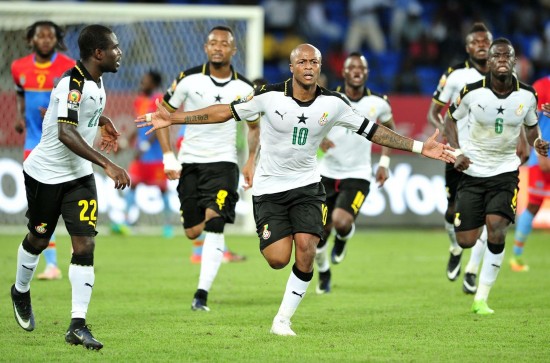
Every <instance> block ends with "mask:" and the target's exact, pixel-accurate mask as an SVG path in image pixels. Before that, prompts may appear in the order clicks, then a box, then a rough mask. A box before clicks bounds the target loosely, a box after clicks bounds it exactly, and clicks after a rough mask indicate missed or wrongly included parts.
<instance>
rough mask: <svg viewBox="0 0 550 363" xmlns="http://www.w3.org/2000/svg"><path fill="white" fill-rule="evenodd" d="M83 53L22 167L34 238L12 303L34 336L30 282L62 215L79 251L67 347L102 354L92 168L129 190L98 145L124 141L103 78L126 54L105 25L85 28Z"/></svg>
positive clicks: (72, 270)
mask: <svg viewBox="0 0 550 363" xmlns="http://www.w3.org/2000/svg"><path fill="white" fill-rule="evenodd" d="M78 46H79V48H80V61H79V62H77V64H76V66H75V67H74V68H72V69H71V70H69V71H67V72H66V73H65V74H64V75H63V76H62V78H61V79H60V80H59V83H58V84H57V85H56V87H55V88H54V90H53V91H52V95H51V97H50V103H49V106H48V110H47V111H46V115H45V117H44V124H43V132H42V138H41V139H40V143H39V144H38V146H37V147H36V148H34V149H33V151H32V152H31V154H30V155H29V157H28V158H27V159H26V160H25V162H24V163H23V171H24V177H25V187H26V192H27V202H28V211H27V218H28V219H29V223H28V224H27V227H28V229H29V233H28V234H27V235H26V236H25V238H24V239H23V242H22V243H21V245H20V246H19V251H18V255H17V274H16V279H15V284H14V285H13V286H12V287H11V298H12V301H13V310H14V314H15V320H16V321H17V323H18V324H19V325H20V326H21V327H22V328H23V329H25V330H28V331H31V330H33V329H34V326H35V325H34V314H33V312H32V307H31V296H30V281H31V279H32V276H33V274H34V270H35V268H36V266H37V265H38V260H39V258H40V253H41V252H42V251H43V250H44V249H45V248H46V247H47V246H48V242H49V238H50V236H51V235H52V233H54V231H55V228H56V225H57V220H58V219H59V216H60V215H61V216H63V220H64V221H65V226H66V228H67V231H68V232H69V235H70V236H71V241H72V246H73V255H72V258H71V264H70V266H69V280H70V281H71V286H72V312H71V313H72V319H71V324H70V326H69V329H68V330H67V333H66V334H65V341H66V342H68V343H70V344H74V345H77V344H81V345H84V347H86V348H88V349H101V348H102V347H103V344H101V343H100V342H98V341H97V340H96V339H95V338H94V337H93V336H92V334H91V333H90V330H89V329H88V327H87V325H86V313H87V311H88V305H89V303H90V298H91V296H92V289H93V287H94V280H95V275H94V248H95V236H96V234H97V232H96V223H97V210H98V207H97V191H96V186H95V179H94V175H93V170H92V163H94V164H97V165H99V166H101V167H102V168H103V169H104V170H105V173H106V174H107V176H109V177H110V178H111V179H113V180H114V182H115V188H117V189H124V188H125V187H127V186H129V185H130V177H129V176H128V174H127V173H126V171H124V169H122V168H121V167H119V166H118V165H116V164H114V163H113V162H112V161H111V160H109V159H108V158H107V157H105V156H104V155H102V154H101V153H99V152H98V151H96V150H95V149H94V148H93V147H92V145H93V141H94V138H95V136H96V134H97V130H98V127H100V128H101V149H102V150H105V151H106V152H109V151H110V150H114V151H116V150H117V137H118V136H119V135H120V134H119V133H118V132H117V130H116V128H115V127H114V125H113V123H112V122H111V120H110V119H109V118H107V117H105V116H102V112H103V110H104V109H105V103H106V97H105V89H104V84H103V80H102V78H101V76H102V74H103V73H105V72H113V73H115V72H117V70H118V67H119V66H120V59H121V57H122V51H121V50H120V48H119V45H118V39H117V37H116V35H115V34H114V33H113V32H112V31H111V30H110V29H109V28H107V27H104V26H102V25H90V26H87V27H86V28H84V29H83V30H82V31H81V32H80V35H79V38H78Z"/></svg>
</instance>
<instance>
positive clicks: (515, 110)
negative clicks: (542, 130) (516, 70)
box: [448, 75, 538, 177]
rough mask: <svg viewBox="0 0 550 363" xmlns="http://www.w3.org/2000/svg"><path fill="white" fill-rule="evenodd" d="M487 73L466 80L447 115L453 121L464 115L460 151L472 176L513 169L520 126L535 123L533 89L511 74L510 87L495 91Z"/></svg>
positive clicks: (516, 158) (496, 173) (534, 96)
mask: <svg viewBox="0 0 550 363" xmlns="http://www.w3.org/2000/svg"><path fill="white" fill-rule="evenodd" d="M490 77H491V76H490V75H487V76H486V77H485V78H483V79H482V80H481V81H478V82H475V83H471V84H467V85H466V86H464V88H463V89H462V91H461V92H460V96H459V97H458V98H457V100H456V102H455V103H454V104H452V105H451V106H450V107H449V111H448V112H449V115H450V117H451V118H452V119H453V120H454V121H455V122H456V121H457V120H460V119H462V118H464V117H467V127H468V140H469V141H468V143H466V145H465V146H464V147H463V149H462V151H463V152H464V155H466V156H467V157H468V158H469V159H470V160H471V161H472V164H470V166H469V167H468V169H466V170H464V173H465V174H468V175H470V176H474V177H489V176H494V175H498V174H502V173H506V172H510V171H514V170H517V168H518V167H519V165H520V160H519V157H518V156H517V155H516V147H517V144H518V140H519V136H520V131H521V127H522V126H523V125H524V124H525V125H526V126H535V125H536V124H537V122H538V121H537V113H536V110H537V95H536V92H535V90H534V89H533V88H532V87H530V86H527V85H525V84H523V83H521V82H519V81H518V80H517V79H516V77H513V80H512V83H513V85H514V88H513V91H512V92H511V93H510V94H508V95H505V96H502V95H497V94H496V93H494V92H493V90H492V89H491V88H490V84H491V79H490Z"/></svg>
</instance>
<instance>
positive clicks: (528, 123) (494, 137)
mask: <svg viewBox="0 0 550 363" xmlns="http://www.w3.org/2000/svg"><path fill="white" fill-rule="evenodd" d="M515 62H516V57H515V52H514V48H513V47H512V44H511V43H510V41H508V40H507V39H505V38H499V39H496V40H495V41H494V42H493V43H492V44H491V46H490V48H489V59H488V65H489V73H488V75H487V76H486V77H484V78H483V79H482V80H481V81H478V82H476V83H472V84H467V85H466V86H464V88H463V89H462V91H461V92H460V96H459V98H458V99H457V100H456V102H455V103H454V104H452V105H451V106H450V108H449V112H448V116H447V119H446V123H445V134H446V135H447V138H448V141H449V143H450V144H451V146H453V147H455V148H456V149H458V150H457V151H458V153H457V154H459V155H458V156H457V160H456V162H455V168H456V169H457V170H458V171H461V172H463V175H462V177H461V179H460V181H459V184H458V188H457V197H456V208H455V216H454V226H455V231H456V238H457V241H458V243H459V245H460V246H461V247H462V248H471V247H472V246H473V245H474V244H475V243H476V240H477V239H478V238H479V235H480V234H481V230H482V229H483V226H484V225H485V226H486V228H487V249H486V251H485V255H484V257H483V266H482V268H481V272H480V276H479V286H478V289H477V292H476V295H475V298H474V303H473V305H472V311H473V312H474V313H476V314H482V315H486V314H492V313H493V312H494V311H493V310H492V309H490V308H489V306H488V305H487V298H488V296H489V291H490V290H491V287H492V286H493V285H494V283H495V281H496V278H497V276H498V272H499V270H500V266H501V265H502V260H503V259H504V242H505V239H506V232H507V230H508V227H509V226H510V224H511V223H512V222H514V219H515V214H516V205H517V193H518V183H519V179H518V174H519V171H518V167H519V165H520V163H521V161H520V158H519V157H518V156H517V154H516V150H517V146H518V143H519V140H520V137H521V129H522V126H523V125H525V129H526V134H527V140H528V143H529V145H532V146H534V147H535V149H536V151H537V152H538V153H539V154H542V155H544V156H546V155H548V142H546V141H544V140H541V139H540V129H539V127H538V117H537V113H536V110H537V96H536V92H535V90H534V89H533V88H532V87H530V86H527V85H525V84H523V83H521V82H519V81H518V80H517V78H516V77H515V76H514V74H513V70H514V65H515ZM463 118H467V121H466V122H467V129H468V142H467V143H466V144H465V145H464V144H459V137H458V130H457V125H456V121H457V120H462V119H463ZM459 145H460V149H459Z"/></svg>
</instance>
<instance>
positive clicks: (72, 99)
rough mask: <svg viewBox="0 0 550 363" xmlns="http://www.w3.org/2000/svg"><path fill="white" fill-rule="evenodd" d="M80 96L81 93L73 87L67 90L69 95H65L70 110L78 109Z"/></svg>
mask: <svg viewBox="0 0 550 363" xmlns="http://www.w3.org/2000/svg"><path fill="white" fill-rule="evenodd" d="M81 98H82V94H81V93H80V91H79V90H76V89H73V90H70V91H69V96H68V97H67V100H68V102H67V103H68V106H67V107H68V108H69V109H71V110H75V111H76V110H78V107H79V102H80V99H81Z"/></svg>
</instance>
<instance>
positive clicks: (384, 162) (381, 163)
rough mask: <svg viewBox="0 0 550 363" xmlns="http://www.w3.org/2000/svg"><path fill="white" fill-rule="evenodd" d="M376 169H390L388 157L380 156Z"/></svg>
mask: <svg viewBox="0 0 550 363" xmlns="http://www.w3.org/2000/svg"><path fill="white" fill-rule="evenodd" d="M378 167H383V168H386V169H389V168H390V157H389V156H388V155H382V156H380V161H379V162H378Z"/></svg>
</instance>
